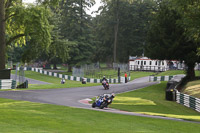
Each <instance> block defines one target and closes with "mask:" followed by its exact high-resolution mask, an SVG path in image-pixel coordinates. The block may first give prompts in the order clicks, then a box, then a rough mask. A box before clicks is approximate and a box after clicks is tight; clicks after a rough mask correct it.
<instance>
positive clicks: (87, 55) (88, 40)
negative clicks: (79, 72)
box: [61, 0, 95, 66]
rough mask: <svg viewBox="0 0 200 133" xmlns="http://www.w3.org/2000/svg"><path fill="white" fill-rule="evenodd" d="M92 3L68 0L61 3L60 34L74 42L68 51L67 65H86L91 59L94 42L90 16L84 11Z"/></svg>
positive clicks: (84, 0) (85, 0)
mask: <svg viewBox="0 0 200 133" xmlns="http://www.w3.org/2000/svg"><path fill="white" fill-rule="evenodd" d="M93 2H94V1H87V0H82V1H76V0H68V1H67V2H66V3H65V2H62V3H61V7H62V10H63V11H62V16H63V17H62V25H61V33H62V36H64V38H67V39H69V41H75V42H76V44H77V45H73V46H72V48H71V50H70V57H71V58H70V60H69V61H67V63H68V64H69V65H77V66H80V65H81V64H86V63H89V62H91V58H93V53H94V52H95V51H94V42H93V35H92V33H91V28H92V25H91V16H90V15H88V14H87V13H86V9H87V8H88V7H90V6H92V5H93V4H94V3H93Z"/></svg>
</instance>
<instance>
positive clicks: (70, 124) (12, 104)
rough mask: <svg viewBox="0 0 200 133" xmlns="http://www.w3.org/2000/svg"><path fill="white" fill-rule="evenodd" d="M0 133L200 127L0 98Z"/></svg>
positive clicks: (127, 132) (124, 132)
mask: <svg viewBox="0 0 200 133" xmlns="http://www.w3.org/2000/svg"><path fill="white" fill-rule="evenodd" d="M0 111H1V114H0V116H1V117H0V129H1V131H0V132H3V133H8V132H9V133H12V132H13V133H22V132H30V133H36V132H37V133H44V132H45V133H46V132H47V133H102V132H105V133H136V132H137V133H138V132H146V133H149V132H153V133H161V132H162V133H169V132H170V133H179V132H180V133H188V132H193V133H198V132H199V131H200V126H199V124H196V123H187V122H179V121H171V120H162V119H153V118H145V117H138V116H129V115H120V114H113V113H106V112H99V111H92V110H85V109H77V108H71V107H66V106H57V105H51V104H40V103H32V102H26V101H14V100H8V99H1V98H0Z"/></svg>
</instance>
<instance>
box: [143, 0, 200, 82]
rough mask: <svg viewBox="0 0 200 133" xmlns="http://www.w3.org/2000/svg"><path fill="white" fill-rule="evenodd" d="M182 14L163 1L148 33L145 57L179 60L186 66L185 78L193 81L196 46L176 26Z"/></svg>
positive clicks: (196, 60) (179, 26) (180, 28)
mask: <svg viewBox="0 0 200 133" xmlns="http://www.w3.org/2000/svg"><path fill="white" fill-rule="evenodd" d="M182 17H183V16H182V14H180V13H179V12H178V11H176V10H174V9H173V8H172V6H171V3H169V1H166V2H165V1H163V2H162V3H161V4H160V5H159V10H158V12H157V14H156V15H155V19H154V21H153V22H152V25H151V28H150V30H149V33H148V45H147V46H146V52H147V53H146V55H147V56H148V57H150V58H153V59H161V60H165V59H167V60H179V61H184V62H185V64H186V65H187V67H188V69H187V77H188V78H189V79H194V77H195V74H194V66H195V63H196V62H199V57H198V56H197V48H198V45H197V44H196V43H195V42H194V40H188V38H187V36H186V34H185V30H184V28H183V27H182V26H181V25H179V24H178V22H179V21H180V20H182Z"/></svg>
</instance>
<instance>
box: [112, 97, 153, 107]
mask: <svg viewBox="0 0 200 133" xmlns="http://www.w3.org/2000/svg"><path fill="white" fill-rule="evenodd" d="M113 104H123V105H156V104H155V103H154V102H153V101H151V100H147V99H142V98H137V97H116V98H115V103H113Z"/></svg>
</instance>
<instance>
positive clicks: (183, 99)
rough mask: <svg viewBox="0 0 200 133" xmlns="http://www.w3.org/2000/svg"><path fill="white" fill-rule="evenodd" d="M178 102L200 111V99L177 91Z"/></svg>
mask: <svg viewBox="0 0 200 133" xmlns="http://www.w3.org/2000/svg"><path fill="white" fill-rule="evenodd" d="M176 102H177V103H179V104H182V105H184V106H186V107H189V108H192V109H194V110H196V111H198V112H200V99H199V98H195V97H192V96H190V95H187V94H183V93H180V92H178V91H177V92H176Z"/></svg>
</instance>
